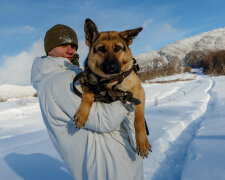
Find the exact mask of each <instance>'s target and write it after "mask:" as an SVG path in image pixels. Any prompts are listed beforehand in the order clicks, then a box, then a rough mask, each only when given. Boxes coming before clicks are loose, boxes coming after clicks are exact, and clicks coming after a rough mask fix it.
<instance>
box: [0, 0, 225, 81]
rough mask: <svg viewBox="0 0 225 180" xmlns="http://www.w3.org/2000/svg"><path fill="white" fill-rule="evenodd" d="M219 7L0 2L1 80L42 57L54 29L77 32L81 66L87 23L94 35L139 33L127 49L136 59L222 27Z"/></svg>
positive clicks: (125, 1) (206, 0) (202, 2)
mask: <svg viewBox="0 0 225 180" xmlns="http://www.w3.org/2000/svg"><path fill="white" fill-rule="evenodd" d="M224 7H225V1H222V0H198V1H196V0H183V1H180V0H166V1H165V0H157V1H154V0H142V1H139V0H133V1H131V0H111V1H109V0H66V1H65V0H38V1H37V0H0V22H1V24H0V76H2V73H3V71H6V70H5V69H6V68H7V66H8V65H11V63H12V59H13V60H14V61H13V62H14V64H15V66H14V67H16V66H17V63H20V61H18V60H17V59H18V57H20V59H23V56H22V55H21V54H26V55H27V56H29V57H30V58H33V57H34V56H42V55H44V49H43V39H44V36H45V32H46V31H47V30H48V29H49V28H51V27H52V26H54V25H56V24H65V25H67V26H70V27H72V28H73V29H74V30H75V31H76V33H77V35H78V39H79V49H78V53H79V54H80V57H81V58H80V60H81V64H82V63H83V61H84V59H85V58H86V56H87V52H88V48H87V46H86V44H85V40H84V30H83V26H84V21H85V19H86V18H90V19H92V20H93V21H94V22H95V23H96V25H97V26H98V29H99V31H109V30H115V31H123V30H128V29H134V28H137V27H140V26H141V27H143V31H142V32H141V33H139V35H138V36H137V37H136V39H135V40H134V41H133V44H132V45H131V46H130V48H131V50H132V52H133V55H134V56H135V55H138V54H142V53H147V52H150V51H153V50H158V49H160V48H162V47H164V46H166V45H168V44H171V43H173V42H175V41H177V40H181V39H184V38H187V37H191V36H193V35H197V34H200V33H203V32H206V31H210V30H213V29H217V28H223V27H225V21H224V17H225V11H224ZM36 48H39V49H36ZM27 61H28V60H27ZM30 61H32V60H30ZM28 64H30V63H28ZM11 66H12V65H11ZM1 78H2V77H1ZM0 83H1V81H0Z"/></svg>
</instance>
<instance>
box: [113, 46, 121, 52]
mask: <svg viewBox="0 0 225 180" xmlns="http://www.w3.org/2000/svg"><path fill="white" fill-rule="evenodd" d="M121 49H122V47H120V46H118V45H116V46H115V48H114V51H115V52H119V51H120V50H121Z"/></svg>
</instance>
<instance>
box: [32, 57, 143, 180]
mask: <svg viewBox="0 0 225 180" xmlns="http://www.w3.org/2000/svg"><path fill="white" fill-rule="evenodd" d="M79 72H81V69H80V68H78V67H77V66H74V65H73V64H72V63H71V62H70V61H69V60H68V59H66V58H62V57H51V56H47V57H38V58H36V59H35V60H34V63H33V66H32V72H31V83H32V85H33V87H34V88H35V89H36V90H37V94H38V99H39V103H40V108H41V113H42V117H43V120H44V123H45V125H46V128H47V130H48V133H49V136H50V138H51V140H52V142H53V144H54V146H55V148H56V149H57V151H58V152H59V154H60V155H61V157H62V159H63V160H64V162H65V164H66V166H67V167H68V169H69V171H70V173H71V174H72V176H73V178H74V179H75V180H142V179H143V160H142V158H141V157H140V156H139V155H137V153H136V152H135V148H136V142H135V132H134V126H133V112H132V111H133V108H132V106H130V105H128V104H125V105H123V104H122V103H121V102H120V101H116V102H113V103H110V104H105V103H100V102H95V103H93V105H92V108H91V112H90V114H89V118H88V121H87V122H86V124H85V126H84V127H83V128H81V129H77V128H76V126H75V124H74V121H73V117H74V115H75V113H76V111H77V110H78V108H79V105H80V102H81V99H80V97H78V96H77V95H76V94H75V93H74V92H73V83H72V82H73V79H74V77H75V75H76V74H78V73H79ZM77 87H78V88H80V85H79V84H78V85H77Z"/></svg>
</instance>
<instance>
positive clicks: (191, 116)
mask: <svg viewBox="0 0 225 180" xmlns="http://www.w3.org/2000/svg"><path fill="white" fill-rule="evenodd" d="M202 83H206V85H208V86H207V87H205V89H204V91H205V93H206V97H205V99H201V102H200V103H201V104H200V106H199V107H197V108H196V109H195V111H190V112H187V113H186V114H185V116H184V118H186V120H182V121H179V122H178V123H175V125H174V126H172V127H170V128H169V129H168V130H166V133H165V134H164V135H163V136H162V137H160V138H159V139H158V140H156V141H155V142H154V144H152V145H153V147H157V148H156V149H153V153H152V154H150V156H151V157H150V158H149V159H147V160H146V162H145V163H146V164H148V166H149V165H150V167H148V168H145V169H147V171H149V172H146V173H145V179H151V180H154V179H155V180H161V179H162V180H165V179H166V180H170V179H171V180H176V179H180V176H181V172H182V170H183V166H184V160H185V157H186V154H187V150H188V146H189V144H190V143H191V141H192V140H193V138H194V137H195V133H196V132H197V130H198V129H199V126H200V123H201V122H202V121H203V120H204V119H205V117H204V114H205V113H206V111H207V107H208V103H209V99H210V90H211V88H212V87H213V86H214V82H213V80H212V79H209V78H205V77H204V78H203V79H202ZM202 83H201V85H204V84H202ZM207 83H208V84H207ZM195 85H196V83H195ZM196 88H198V87H196V86H194V85H193V87H191V88H190V87H188V88H187V90H188V92H190V94H189V95H191V93H197V90H196ZM184 89H185V87H183V88H181V89H180V91H181V90H184ZM180 91H177V93H180ZM192 91H194V92H192ZM177 93H174V94H173V95H172V96H173V97H174V98H176V99H177V100H178V101H179V97H177V96H176V94H177ZM167 98H170V97H167ZM164 102H165V103H166V101H164ZM154 152H156V153H154Z"/></svg>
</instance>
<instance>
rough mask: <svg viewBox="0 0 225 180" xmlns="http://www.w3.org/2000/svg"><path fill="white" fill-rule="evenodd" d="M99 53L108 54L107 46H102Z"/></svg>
mask: <svg viewBox="0 0 225 180" xmlns="http://www.w3.org/2000/svg"><path fill="white" fill-rule="evenodd" d="M98 51H99V52H101V53H105V52H106V48H105V46H100V47H99V48H98Z"/></svg>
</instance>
